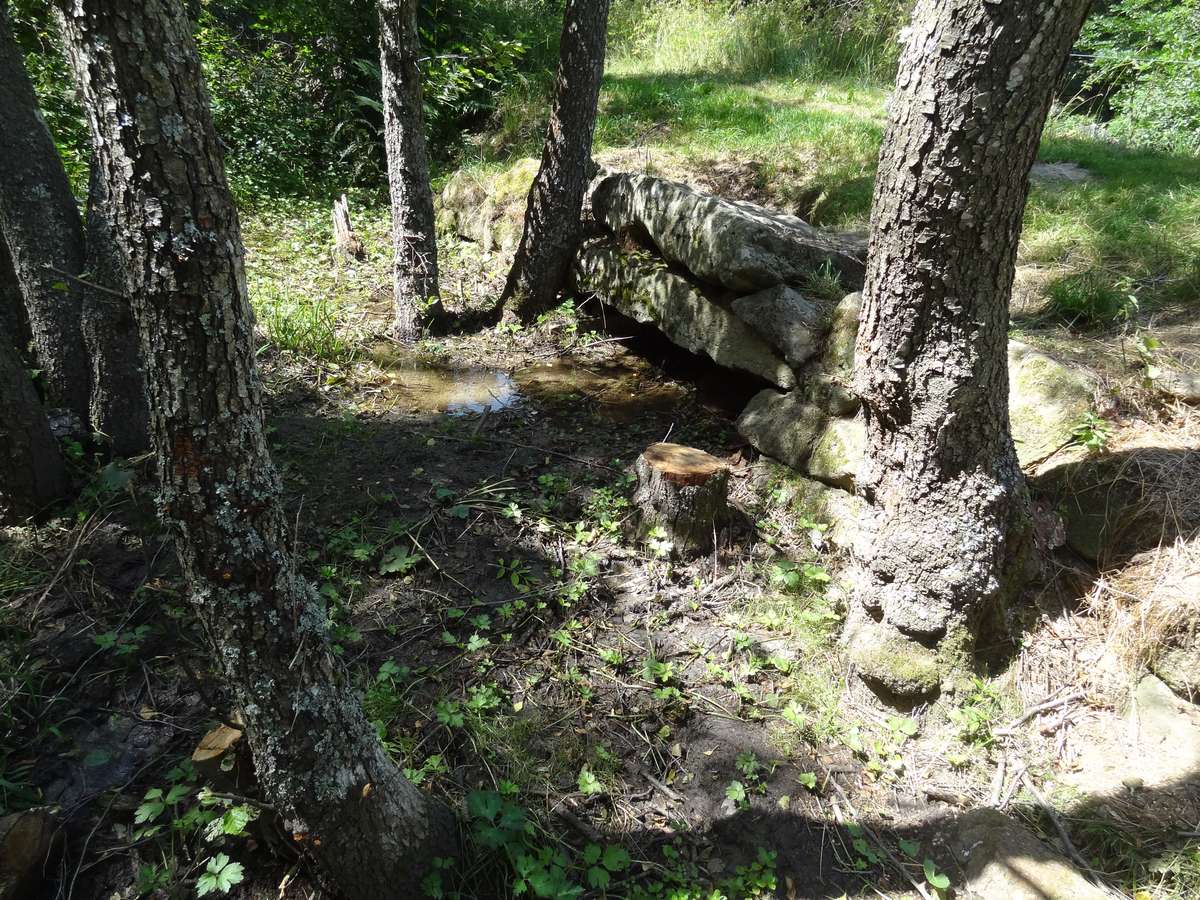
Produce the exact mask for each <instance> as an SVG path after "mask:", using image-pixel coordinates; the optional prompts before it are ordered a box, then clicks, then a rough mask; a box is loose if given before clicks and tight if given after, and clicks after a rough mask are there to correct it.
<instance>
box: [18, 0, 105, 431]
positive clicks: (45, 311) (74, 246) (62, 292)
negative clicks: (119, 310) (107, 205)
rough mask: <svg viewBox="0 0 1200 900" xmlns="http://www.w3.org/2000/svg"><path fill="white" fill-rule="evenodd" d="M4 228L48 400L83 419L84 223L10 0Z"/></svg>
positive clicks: (85, 397) (85, 372)
mask: <svg viewBox="0 0 1200 900" xmlns="http://www.w3.org/2000/svg"><path fill="white" fill-rule="evenodd" d="M0 231H3V233H4V236H5V238H6V239H7V240H8V248H9V250H10V251H11V254H12V260H13V266H14V268H15V270H16V273H17V281H18V283H19V284H20V285H21V292H22V294H23V295H24V297H25V307H26V311H27V313H28V316H29V324H30V330H31V333H32V336H33V345H34V355H35V357H36V359H37V364H38V367H39V368H40V369H41V371H42V379H43V384H44V385H45V392H46V400H47V403H48V404H49V405H50V406H54V407H63V408H66V409H69V410H71V411H72V412H74V413H75V414H76V415H78V416H79V418H80V419H81V420H82V421H84V422H86V421H87V419H88V364H87V354H86V352H85V350H84V344H83V332H82V330H81V327H80V316H81V311H82V294H83V292H82V289H81V287H80V285H79V284H78V283H77V282H75V281H72V280H71V277H70V276H79V275H81V274H83V269H84V247H83V222H82V220H81V219H80V216H79V206H78V204H77V203H76V202H75V197H74V196H73V195H72V193H71V185H70V183H69V182H68V181H67V173H66V171H65V170H64V169H63V165H62V160H61V159H60V158H59V155H58V150H57V148H56V147H55V146H54V139H53V138H52V137H51V136H50V130H49V129H48V128H47V127H46V123H45V121H44V120H43V119H42V116H41V113H40V112H39V111H38V105H37V97H36V96H35V95H34V92H33V85H32V84H31V83H30V81H29V76H28V75H27V74H26V72H25V63H24V60H23V59H22V56H21V50H20V48H19V47H18V46H17V44H16V42H15V41H14V40H13V36H12V31H11V30H10V28H9V25H8V4H7V2H0ZM55 270H58V271H55ZM63 273H66V274H63Z"/></svg>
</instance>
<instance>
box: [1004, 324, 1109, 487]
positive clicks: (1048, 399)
mask: <svg viewBox="0 0 1200 900" xmlns="http://www.w3.org/2000/svg"><path fill="white" fill-rule="evenodd" d="M1092 395H1093V389H1092V385H1091V383H1090V382H1089V381H1088V379H1087V378H1086V377H1084V375H1082V374H1081V373H1080V372H1079V371H1078V370H1075V369H1070V368H1068V367H1067V366H1065V365H1063V364H1062V363H1060V362H1059V361H1058V360H1056V359H1054V358H1053V357H1052V356H1048V355H1046V354H1045V353H1041V352H1039V351H1037V350H1034V349H1033V348H1032V347H1030V346H1029V345H1028V344H1024V343H1022V342H1021V341H1014V340H1010V341H1009V342H1008V411H1009V417H1010V418H1011V420H1012V433H1013V441H1014V442H1015V443H1016V445H1017V458H1018V459H1019V460H1020V461H1021V465H1022V466H1027V465H1029V464H1030V463H1032V462H1036V461H1037V460H1040V459H1044V458H1045V457H1046V456H1048V455H1049V454H1051V453H1053V452H1054V451H1055V450H1057V449H1058V448H1059V447H1061V446H1062V445H1063V444H1065V443H1066V442H1067V441H1069V440H1070V439H1071V432H1072V431H1073V430H1074V428H1075V426H1076V425H1078V424H1079V423H1080V422H1082V421H1083V420H1084V418H1085V417H1086V416H1087V414H1088V413H1089V412H1091V410H1092Z"/></svg>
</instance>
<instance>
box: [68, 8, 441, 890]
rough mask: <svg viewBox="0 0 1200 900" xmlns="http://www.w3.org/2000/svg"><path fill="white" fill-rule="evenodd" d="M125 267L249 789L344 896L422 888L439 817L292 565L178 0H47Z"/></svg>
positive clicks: (184, 539) (233, 224)
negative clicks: (240, 726)
mask: <svg viewBox="0 0 1200 900" xmlns="http://www.w3.org/2000/svg"><path fill="white" fill-rule="evenodd" d="M58 9H59V11H60V13H61V21H62V31H63V35H64V38H65V43H66V46H67V50H68V53H69V54H70V55H71V57H72V68H73V70H74V71H75V73H76V74H77V77H78V82H79V87H80V90H81V92H82V94H83V97H84V101H85V108H86V110H87V114H88V117H89V119H90V126H91V128H92V133H93V134H94V135H96V136H97V139H96V141H95V144H96V165H97V166H98V168H99V170H100V176H99V177H103V178H104V179H105V182H106V185H107V191H108V195H109V199H110V203H109V207H108V208H109V209H110V211H111V213H112V224H113V232H112V233H113V234H114V235H116V236H117V238H118V240H119V242H120V252H121V256H122V259H123V262H124V263H125V265H126V266H127V269H128V271H129V272H130V273H132V274H131V280H130V296H131V298H132V303H133V311H134V316H135V319H136V321H137V326H138V334H139V338H140V343H141V348H142V352H143V359H144V360H145V365H146V369H145V371H146V383H147V390H148V393H149V397H150V410H151V434H152V438H153V444H154V449H155V454H156V457H157V462H158V469H159V476H160V481H161V491H160V496H159V501H158V502H159V508H160V513H161V515H162V518H163V520H164V522H165V523H166V524H167V525H168V526H169V527H170V529H171V530H172V532H173V534H174V536H175V548H176V552H177V554H178V556H179V559H180V563H181V566H182V569H183V573H184V576H185V578H186V580H187V583H188V587H189V593H190V597H191V602H192V608H193V609H194V611H195V614H196V616H197V619H198V620H199V622H200V624H201V626H202V627H203V629H204V632H205V634H206V636H207V639H208V641H209V644H210V651H211V653H212V658H213V660H214V662H215V663H216V664H217V665H218V666H219V668H220V671H221V674H222V676H223V678H224V681H225V684H226V685H227V687H228V690H229V692H230V694H231V696H232V699H233V701H234V703H235V704H236V705H237V706H238V707H239V708H240V709H241V711H242V714H243V717H244V720H245V723H246V726H247V738H248V740H249V742H250V746H251V750H252V754H253V758H254V763H255V770H256V774H257V776H258V780H259V784H260V785H261V787H262V790H263V791H264V793H265V795H266V797H267V798H268V800H269V802H270V803H271V804H272V805H273V806H274V807H275V809H277V810H278V811H279V813H280V814H281V815H282V816H283V818H284V820H285V823H286V824H287V826H288V827H289V828H290V829H291V830H292V832H293V834H294V836H295V837H296V839H297V842H298V845H299V846H302V847H304V848H305V849H307V850H308V851H309V852H310V853H311V854H312V856H313V857H314V858H315V859H316V861H317V862H318V864H319V865H320V866H321V868H322V869H323V870H324V871H325V872H326V873H327V874H328V875H329V876H330V877H331V879H332V880H333V881H334V882H335V883H336V884H337V886H338V888H339V889H340V890H341V891H342V892H343V893H344V894H345V895H347V896H350V897H356V898H366V900H374V898H391V897H398V896H414V897H415V896H420V895H421V888H420V882H421V880H422V878H423V876H424V875H425V873H427V872H428V871H429V870H430V868H431V866H432V864H433V859H434V858H435V857H437V856H440V855H450V854H453V853H454V852H455V846H456V839H455V833H454V828H453V823H452V819H451V817H450V815H449V813H448V811H446V810H445V809H444V808H443V807H441V806H440V805H438V804H435V803H433V802H432V801H431V800H429V799H428V798H426V797H425V796H424V795H422V794H421V792H420V791H418V790H417V789H416V787H414V786H413V785H412V784H411V783H410V782H409V781H408V780H406V779H405V778H404V777H403V775H402V774H401V773H400V771H399V769H398V768H397V767H396V765H395V763H394V762H393V761H392V760H391V759H390V758H389V757H388V756H387V753H386V752H385V750H384V748H383V747H382V745H381V744H380V742H379V740H378V738H377V736H376V734H375V730H374V728H373V727H372V726H371V725H370V723H369V722H367V720H366V718H365V716H364V714H363V711H362V708H361V704H360V702H359V700H358V698H357V696H356V693H355V691H354V689H353V687H352V685H351V684H350V682H349V680H348V677H347V675H346V673H345V672H344V671H343V670H342V669H341V667H340V666H339V664H338V662H337V660H336V659H335V657H334V655H333V653H332V651H331V647H330V640H329V635H328V631H327V616H326V611H325V609H324V607H323V605H322V603H321V601H320V598H319V597H318V595H317V593H316V591H315V590H314V589H313V587H312V586H311V585H310V584H309V583H308V582H307V581H306V580H305V579H304V578H303V577H301V576H300V575H299V574H298V573H297V571H296V559H295V556H294V554H293V552H292V550H291V547H290V540H289V529H288V523H287V521H286V519H285V516H284V511H283V506H282V503H281V497H280V494H281V485H280V480H279V477H278V474H277V473H276V470H275V468H274V466H273V465H272V463H271V460H270V456H269V453H268V450H267V442H266V435H265V431H264V427H263V410H262V386H261V382H260V378H259V373H258V369H257V365H256V362H255V341H254V327H253V316H252V313H251V310H250V306H249V302H248V299H247V293H246V280H245V273H244V269H243V249H242V239H241V232H240V226H239V223H238V216H237V211H236V209H235V207H234V203H233V198H232V196H231V195H230V192H229V189H228V186H227V183H226V180H225V174H224V167H223V162H222V158H221V151H220V147H219V142H218V139H217V135H216V132H215V130H214V128H213V125H212V120H211V115H210V110H209V99H208V94H207V91H206V90H205V87H204V82H203V77H202V72H201V67H200V60H199V56H198V53H197V51H196V46H195V44H194V42H193V39H192V35H191V26H190V23H189V21H188V19H187V16H186V14H185V11H184V9H183V6H182V3H181V2H180V0H58Z"/></svg>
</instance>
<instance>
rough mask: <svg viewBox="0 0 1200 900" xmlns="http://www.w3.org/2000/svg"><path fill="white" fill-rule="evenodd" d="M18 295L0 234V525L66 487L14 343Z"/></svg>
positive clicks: (40, 506) (27, 514) (36, 509)
mask: <svg viewBox="0 0 1200 900" xmlns="http://www.w3.org/2000/svg"><path fill="white" fill-rule="evenodd" d="M20 309H21V300H20V289H19V286H18V284H17V275H16V271H15V270H14V269H13V264H12V259H11V257H10V256H9V255H8V245H7V244H6V243H5V241H4V238H3V237H2V236H0V525H9V524H12V523H15V522H21V521H24V520H25V519H28V518H31V517H33V516H36V515H37V514H38V513H40V512H41V511H42V510H44V509H45V508H46V505H47V504H49V503H50V502H52V501H53V500H56V499H58V498H59V497H61V496H62V495H63V494H65V493H66V491H67V487H68V479H67V469H66V464H65V463H64V462H63V458H62V454H61V453H60V452H59V450H58V444H57V443H56V442H55V440H54V436H53V435H52V434H51V433H50V426H49V424H48V423H47V422H46V413H45V410H43V409H42V404H41V402H40V401H39V400H38V396H37V391H35V390H34V388H33V381H32V379H31V378H30V377H29V370H28V369H27V368H26V366H25V362H24V360H23V359H22V358H21V354H20V353H19V352H18V349H17V348H18V346H19V345H20V342H21V336H22V328H21V316H20Z"/></svg>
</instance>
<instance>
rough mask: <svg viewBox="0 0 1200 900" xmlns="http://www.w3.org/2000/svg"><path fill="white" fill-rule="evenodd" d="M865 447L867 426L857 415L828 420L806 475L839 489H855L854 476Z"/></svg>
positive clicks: (815, 445)
mask: <svg viewBox="0 0 1200 900" xmlns="http://www.w3.org/2000/svg"><path fill="white" fill-rule="evenodd" d="M866 449H867V429H866V425H864V424H863V420H862V419H861V418H858V417H854V418H841V419H830V420H829V422H828V423H827V424H826V426H825V428H824V429H823V430H822V431H821V433H820V434H819V435H818V436H817V440H816V442H815V443H814V444H813V448H812V453H811V454H809V457H808V474H809V475H811V476H812V477H813V478H816V479H818V480H819V481H824V482H825V483H826V484H832V485H834V486H835V487H839V488H841V489H842V490H846V491H852V490H854V478H855V476H856V474H857V472H858V469H859V466H860V465H861V464H862V460H863V454H864V453H866Z"/></svg>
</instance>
